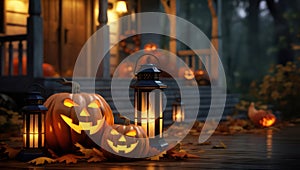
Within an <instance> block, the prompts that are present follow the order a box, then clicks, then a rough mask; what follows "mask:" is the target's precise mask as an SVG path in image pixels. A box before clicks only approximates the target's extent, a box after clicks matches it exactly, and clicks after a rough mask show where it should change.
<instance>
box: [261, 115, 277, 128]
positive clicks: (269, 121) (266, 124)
mask: <svg viewBox="0 0 300 170" xmlns="http://www.w3.org/2000/svg"><path fill="white" fill-rule="evenodd" d="M275 121H276V118H275V117H270V118H268V117H264V118H262V119H261V120H260V121H259V123H260V124H261V125H262V126H263V127H269V126H272V125H273V124H274V123H275Z"/></svg>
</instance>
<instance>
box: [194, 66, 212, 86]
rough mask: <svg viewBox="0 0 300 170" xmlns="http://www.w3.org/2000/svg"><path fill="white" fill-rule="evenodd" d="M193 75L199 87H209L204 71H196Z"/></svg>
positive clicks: (207, 77)
mask: <svg viewBox="0 0 300 170" xmlns="http://www.w3.org/2000/svg"><path fill="white" fill-rule="evenodd" d="M194 75H195V79H196V81H197V83H198V85H199V86H207V85H210V80H209V76H208V74H207V72H206V71H205V70H203V69H199V70H196V71H195V73H194Z"/></svg>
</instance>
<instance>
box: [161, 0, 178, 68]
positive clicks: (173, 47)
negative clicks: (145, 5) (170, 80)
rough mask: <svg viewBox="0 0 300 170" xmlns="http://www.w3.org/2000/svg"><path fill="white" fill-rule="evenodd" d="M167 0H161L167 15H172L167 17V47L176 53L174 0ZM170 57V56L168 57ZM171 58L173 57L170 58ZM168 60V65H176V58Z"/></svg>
mask: <svg viewBox="0 0 300 170" xmlns="http://www.w3.org/2000/svg"><path fill="white" fill-rule="evenodd" d="M167 1H168V0H161V3H162V5H163V7H164V9H165V12H166V13H167V14H169V15H173V17H169V22H170V42H169V49H170V52H171V53H173V54H175V55H176V54H177V44H176V35H177V34H176V18H175V16H176V8H177V7H176V0H169V1H170V4H169V5H168V3H167ZM174 37H175V38H174ZM170 59H171V58H170ZM172 59H173V58H172ZM172 59H171V60H169V63H170V65H174V66H175V65H176V60H175V58H174V60H172Z"/></svg>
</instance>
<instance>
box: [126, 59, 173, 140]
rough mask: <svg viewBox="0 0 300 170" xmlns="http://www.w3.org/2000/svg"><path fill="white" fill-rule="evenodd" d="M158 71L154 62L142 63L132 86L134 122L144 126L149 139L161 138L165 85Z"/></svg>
mask: <svg viewBox="0 0 300 170" xmlns="http://www.w3.org/2000/svg"><path fill="white" fill-rule="evenodd" d="M159 74H160V71H159V70H158V68H157V67H156V66H155V65H154V64H145V65H142V66H141V68H140V70H139V71H138V73H137V74H136V77H137V80H136V82H135V83H134V84H132V85H131V88H134V106H135V115H134V122H135V124H136V125H140V126H142V127H143V128H144V130H145V132H146V133H147V135H148V137H149V138H150V139H155V138H159V139H162V138H163V120H164V116H163V101H162V98H163V94H162V90H163V89H165V88H166V87H167V86H166V85H165V84H163V83H162V82H161V81H160V80H159Z"/></svg>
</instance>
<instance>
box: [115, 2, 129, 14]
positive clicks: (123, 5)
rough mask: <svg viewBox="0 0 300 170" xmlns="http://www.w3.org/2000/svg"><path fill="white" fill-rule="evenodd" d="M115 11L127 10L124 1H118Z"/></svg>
mask: <svg viewBox="0 0 300 170" xmlns="http://www.w3.org/2000/svg"><path fill="white" fill-rule="evenodd" d="M116 11H117V12H118V13H120V14H122V13H126V12H127V5H126V2H125V1H118V2H117V5H116Z"/></svg>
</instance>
